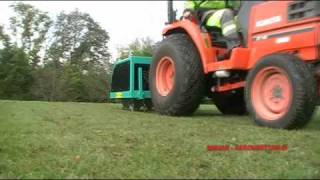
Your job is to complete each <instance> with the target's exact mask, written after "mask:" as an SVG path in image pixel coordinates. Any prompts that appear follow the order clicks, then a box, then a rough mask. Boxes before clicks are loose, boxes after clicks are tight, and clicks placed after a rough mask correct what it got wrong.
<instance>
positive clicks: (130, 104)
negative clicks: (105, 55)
mask: <svg viewBox="0 0 320 180" xmlns="http://www.w3.org/2000/svg"><path fill="white" fill-rule="evenodd" d="M150 63H151V57H137V56H130V57H128V58H127V59H123V60H120V61H117V62H116V63H115V65H114V68H113V75H112V83H111V93H110V99H113V100H116V101H120V102H121V103H122V105H123V108H124V109H128V110H131V111H138V110H142V109H146V110H151V109H152V103H151V99H150V98H151V94H150V91H149V83H148V73H149V66H150Z"/></svg>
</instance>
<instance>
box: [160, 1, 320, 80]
mask: <svg viewBox="0 0 320 180" xmlns="http://www.w3.org/2000/svg"><path fill="white" fill-rule="evenodd" d="M290 3H292V1H270V2H265V3H261V4H258V5H255V6H253V7H252V10H251V15H250V19H249V28H248V39H247V47H241V48H235V49H233V51H232V54H231V57H230V59H229V60H224V61H217V55H219V54H222V53H224V49H222V48H217V47H212V44H211V38H210V35H209V33H206V32H201V30H200V28H199V25H198V24H197V22H195V21H189V20H183V21H178V22H174V23H172V24H170V25H168V26H167V27H166V28H165V29H164V30H163V32H162V34H163V35H164V36H166V35H169V34H171V33H174V32H176V31H177V30H178V31H181V30H182V31H183V32H185V33H187V34H188V35H189V37H190V38H191V39H192V41H193V42H194V44H195V46H196V47H197V49H198V51H199V54H200V57H201V60H202V65H203V69H204V73H205V74H208V73H210V72H215V71H218V70H250V69H251V68H252V67H253V66H254V65H255V64H256V63H257V62H258V61H259V60H260V59H261V58H263V57H265V56H267V55H270V54H273V53H284V52H285V53H292V54H295V55H297V56H299V57H300V58H301V59H303V60H304V61H314V60H316V59H318V58H319V49H318V47H319V42H320V37H319V31H320V17H317V18H307V19H305V20H299V21H292V22H288V20H287V19H288V18H287V17H288V12H287V7H288V5H289V4H290ZM266 9H270V11H265V10H266Z"/></svg>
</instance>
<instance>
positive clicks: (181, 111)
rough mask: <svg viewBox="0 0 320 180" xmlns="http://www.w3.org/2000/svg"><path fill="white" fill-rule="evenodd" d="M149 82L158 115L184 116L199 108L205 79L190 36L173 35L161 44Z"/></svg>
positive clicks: (153, 63)
mask: <svg viewBox="0 0 320 180" xmlns="http://www.w3.org/2000/svg"><path fill="white" fill-rule="evenodd" d="M149 82H150V83H149V84H150V90H151V94H152V103H153V105H154V110H155V111H156V112H158V113H160V114H164V115H173V116H185V115H191V114H192V113H193V112H194V111H195V110H196V109H197V108H198V107H199V104H200V102H201V99H202V97H203V93H204V85H205V76H204V72H203V68H202V64H201V59H200V56H199V54H198V51H197V48H196V47H195V46H194V44H193V42H192V40H191V39H190V38H189V37H188V35H186V34H182V33H178V34H172V35H169V36H168V37H166V38H165V39H164V40H163V41H162V42H161V43H160V45H159V46H158V47H157V49H156V51H155V53H154V55H153V61H152V64H151V68H150V76H149Z"/></svg>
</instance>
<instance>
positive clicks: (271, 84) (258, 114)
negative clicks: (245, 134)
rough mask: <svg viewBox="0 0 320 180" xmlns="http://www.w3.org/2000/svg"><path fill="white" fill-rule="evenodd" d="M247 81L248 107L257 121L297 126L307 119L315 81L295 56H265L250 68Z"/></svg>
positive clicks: (311, 111) (293, 127)
mask: <svg viewBox="0 0 320 180" xmlns="http://www.w3.org/2000/svg"><path fill="white" fill-rule="evenodd" d="M246 83H247V85H246V90H245V97H246V104H247V109H248V111H249V113H250V114H251V116H252V117H253V118H254V121H255V122H256V123H257V124H258V125H261V126H266V127H271V128H280V129H297V128H301V127H303V126H304V125H306V124H307V123H308V122H309V121H310V119H311V117H312V114H313V112H314V109H315V106H316V99H317V87H316V86H317V82H316V79H315V77H314V74H313V70H312V69H311V67H310V66H308V65H307V64H305V63H304V62H303V61H301V60H300V59H299V58H298V57H296V56H293V55H288V54H277V55H271V56H268V57H266V58H264V59H262V60H261V61H260V62H258V63H257V65H256V66H255V68H254V69H253V70H251V71H250V73H249V75H248V77H247V81H246Z"/></svg>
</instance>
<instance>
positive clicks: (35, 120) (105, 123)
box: [0, 101, 320, 178]
mask: <svg viewBox="0 0 320 180" xmlns="http://www.w3.org/2000/svg"><path fill="white" fill-rule="evenodd" d="M319 137H320V112H319V111H318V112H317V113H316V115H315V117H314V119H313V120H312V121H311V123H310V124H309V125H308V126H307V127H306V128H304V129H302V130H298V131H286V130H275V129H269V128H262V127H257V126H255V125H254V124H253V123H252V121H251V119H250V118H249V117H247V116H245V117H237V116H222V115H221V114H220V113H219V112H218V111H217V110H216V109H215V108H214V106H213V105H203V106H201V108H200V109H199V110H198V111H197V112H196V114H195V115H194V116H192V117H183V118H177V117H165V116H160V115H157V114H155V113H146V112H127V111H123V110H121V107H120V105H117V104H90V103H47V102H19V101H0V178H237V177H241V178H246V177H249V178H262V177H266V178H320V141H319ZM237 144H244V145H246V144H249V145H257V144H287V145H288V148H289V149H288V151H285V152H276V151H271V152H270V151H226V152H216V151H215V152H208V151H207V149H206V146H207V145H231V146H234V145H237Z"/></svg>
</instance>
